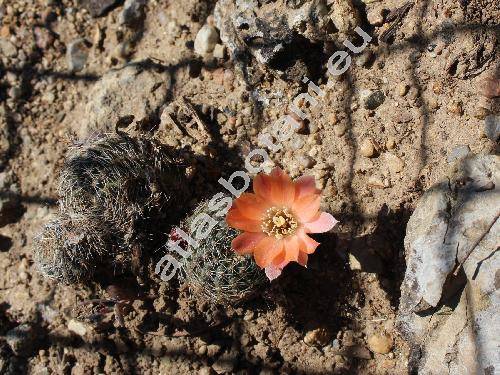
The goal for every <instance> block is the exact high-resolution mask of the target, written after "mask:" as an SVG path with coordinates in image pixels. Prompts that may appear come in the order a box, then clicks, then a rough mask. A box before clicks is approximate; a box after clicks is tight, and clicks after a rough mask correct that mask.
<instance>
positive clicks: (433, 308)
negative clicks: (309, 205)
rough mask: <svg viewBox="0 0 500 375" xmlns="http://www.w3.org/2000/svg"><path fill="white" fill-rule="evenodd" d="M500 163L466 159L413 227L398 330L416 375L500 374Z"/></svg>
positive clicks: (420, 210)
mask: <svg viewBox="0 0 500 375" xmlns="http://www.w3.org/2000/svg"><path fill="white" fill-rule="evenodd" d="M499 162H500V158H499V157H498V156H494V155H478V156H473V157H468V158H466V159H464V160H463V161H461V162H460V163H458V164H457V165H456V168H455V170H454V172H453V173H452V174H451V176H450V179H449V180H448V181H446V182H443V183H440V184H437V185H435V186H434V187H432V188H431V189H429V190H428V191H427V192H426V193H425V194H424V195H423V197H422V198H421V200H420V202H419V204H418V206H417V208H416V209H415V212H414V213H413V215H412V216H411V218H410V220H409V222H408V226H407V232H406V237H405V252H406V261H407V269H406V274H405V278H404V281H403V284H402V286H401V300H400V307H399V315H398V327H399V329H400V331H401V333H402V335H403V337H405V339H406V340H407V341H408V342H409V344H410V346H411V348H412V356H411V361H410V365H411V367H413V368H414V370H418V373H419V374H445V373H446V374H448V373H450V374H479V373H481V374H494V373H496V371H500V350H499V349H498V348H499V345H500V341H499V338H500V315H499V314H498V311H500V293H499V290H498V288H499V287H500V271H499V269H500V254H499V253H498V245H499V243H500V222H499V220H497V219H498V214H499V211H500V205H499V202H500V192H499V184H500V164H499Z"/></svg>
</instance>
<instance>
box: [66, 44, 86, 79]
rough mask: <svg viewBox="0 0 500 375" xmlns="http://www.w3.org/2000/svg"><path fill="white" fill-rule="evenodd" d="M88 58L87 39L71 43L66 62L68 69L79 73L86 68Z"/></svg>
mask: <svg viewBox="0 0 500 375" xmlns="http://www.w3.org/2000/svg"><path fill="white" fill-rule="evenodd" d="M87 58H88V49H87V46H86V44H85V39H82V38H80V39H76V40H73V41H72V42H71V43H69V45H68V47H67V50H66V62H67V64H68V69H69V70H71V71H72V72H79V71H80V70H82V69H83V68H84V66H85V63H86V62H87Z"/></svg>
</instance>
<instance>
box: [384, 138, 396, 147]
mask: <svg viewBox="0 0 500 375" xmlns="http://www.w3.org/2000/svg"><path fill="white" fill-rule="evenodd" d="M385 147H386V148H387V149H388V150H393V149H394V148H395V147H396V139H394V137H389V138H387V141H386V142H385Z"/></svg>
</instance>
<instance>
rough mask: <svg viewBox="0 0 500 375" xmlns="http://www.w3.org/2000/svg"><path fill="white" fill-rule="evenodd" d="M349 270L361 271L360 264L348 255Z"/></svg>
mask: <svg viewBox="0 0 500 375" xmlns="http://www.w3.org/2000/svg"><path fill="white" fill-rule="evenodd" d="M349 268H350V269H351V271H361V270H362V268H361V263H360V262H359V260H358V259H356V257H355V256H354V255H353V254H351V253H349Z"/></svg>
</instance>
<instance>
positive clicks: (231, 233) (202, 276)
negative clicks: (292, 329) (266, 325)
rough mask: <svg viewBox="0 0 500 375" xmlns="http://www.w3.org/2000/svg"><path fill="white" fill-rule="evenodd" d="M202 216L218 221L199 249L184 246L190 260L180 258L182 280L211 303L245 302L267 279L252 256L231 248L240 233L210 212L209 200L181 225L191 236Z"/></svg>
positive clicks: (200, 242)
mask: <svg viewBox="0 0 500 375" xmlns="http://www.w3.org/2000/svg"><path fill="white" fill-rule="evenodd" d="M201 213H206V214H208V215H209V216H210V217H211V218H212V219H214V220H215V221H217V224H216V225H215V226H214V227H213V229H212V231H211V232H210V234H209V236H208V237H207V238H205V239H202V240H199V241H198V242H199V246H198V247H196V248H195V247H193V246H191V245H186V246H187V251H188V252H189V254H190V255H189V257H186V258H184V259H183V263H182V279H183V280H184V281H185V282H186V283H187V285H188V286H189V289H190V291H191V292H192V293H193V294H194V295H196V296H200V297H202V298H205V299H207V300H209V301H210V302H214V303H219V304H223V305H234V304H237V303H238V302H241V301H243V300H245V299H248V298H249V297H251V296H252V295H255V294H256V292H257V291H258V290H259V289H260V288H261V287H262V286H263V285H264V284H265V283H266V276H265V273H264V271H263V270H261V269H260V268H259V267H258V266H257V265H256V264H255V262H254V260H253V259H252V257H249V256H241V255H238V254H236V253H235V252H234V251H233V250H232V249H231V241H232V240H233V239H234V238H235V237H236V236H237V235H238V234H239V232H238V231H237V230H234V229H232V228H229V227H228V226H227V225H226V223H225V221H224V217H217V216H216V215H215V214H214V213H213V212H210V210H209V205H208V201H207V202H203V203H201V204H200V205H199V206H198V207H197V208H196V209H195V210H194V212H193V214H192V215H191V216H190V217H188V218H187V219H186V220H185V222H184V223H183V228H184V229H185V231H186V233H188V234H189V235H190V236H191V237H193V233H195V232H196V230H197V225H200V223H197V222H196V220H195V218H196V217H197V216H198V215H200V214H201Z"/></svg>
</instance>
